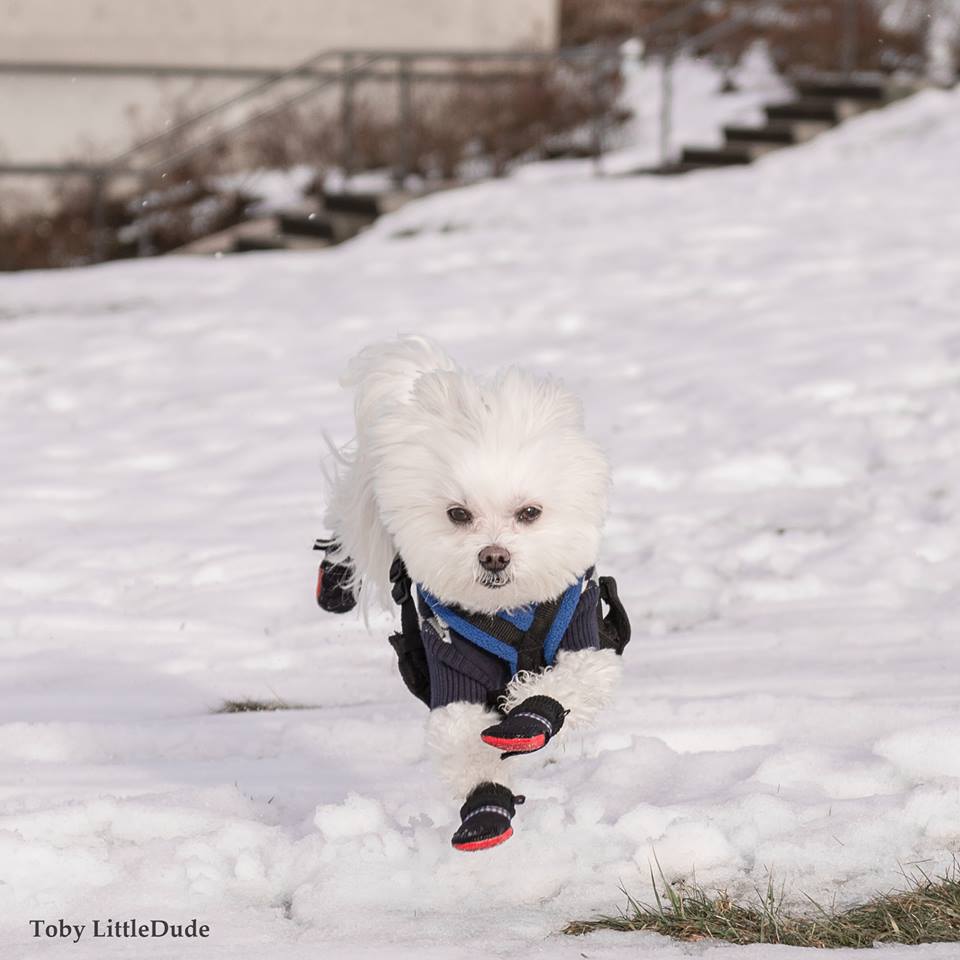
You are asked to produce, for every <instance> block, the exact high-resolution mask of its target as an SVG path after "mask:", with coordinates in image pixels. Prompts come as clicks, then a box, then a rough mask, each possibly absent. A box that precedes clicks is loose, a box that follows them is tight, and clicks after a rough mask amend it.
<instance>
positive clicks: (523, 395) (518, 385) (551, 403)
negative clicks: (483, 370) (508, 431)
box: [497, 367, 584, 435]
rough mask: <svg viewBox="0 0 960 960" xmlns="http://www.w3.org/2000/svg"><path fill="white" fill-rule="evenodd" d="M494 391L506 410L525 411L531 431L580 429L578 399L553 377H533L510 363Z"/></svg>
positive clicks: (580, 415)
mask: <svg viewBox="0 0 960 960" xmlns="http://www.w3.org/2000/svg"><path fill="white" fill-rule="evenodd" d="M497 392H498V394H499V395H500V396H501V397H502V400H503V405H504V408H505V409H506V410H523V411H524V419H525V426H526V428H527V430H528V431H529V433H530V434H531V435H537V434H542V433H545V432H548V431H549V432H555V431H557V430H560V431H575V432H577V433H580V432H582V431H583V428H584V427H583V405H582V404H581V403H580V399H579V398H578V397H577V396H576V395H575V394H573V393H571V392H570V391H569V390H568V389H567V388H566V387H565V386H564V385H563V384H562V383H561V382H560V381H559V380H556V379H554V378H553V377H535V376H534V375H533V374H531V373H528V372H527V371H526V370H522V369H520V368H519V367H510V368H509V369H507V370H505V371H504V372H503V373H502V374H501V375H500V377H499V379H498V382H497Z"/></svg>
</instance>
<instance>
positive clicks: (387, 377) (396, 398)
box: [326, 337, 609, 613]
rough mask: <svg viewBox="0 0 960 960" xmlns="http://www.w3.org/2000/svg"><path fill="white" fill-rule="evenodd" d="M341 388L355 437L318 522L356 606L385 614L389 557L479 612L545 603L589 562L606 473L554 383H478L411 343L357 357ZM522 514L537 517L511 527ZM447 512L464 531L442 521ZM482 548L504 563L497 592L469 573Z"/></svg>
mask: <svg viewBox="0 0 960 960" xmlns="http://www.w3.org/2000/svg"><path fill="white" fill-rule="evenodd" d="M343 382H344V384H345V385H347V386H352V387H354V388H355V389H356V399H355V407H356V420H357V438H356V446H355V448H354V449H353V450H351V451H349V452H348V451H343V452H342V454H341V460H342V465H343V466H342V469H341V470H340V471H339V472H338V474H337V475H336V477H335V478H334V480H333V489H332V491H331V496H330V506H329V509H328V511H327V516H326V522H327V525H328V527H329V528H330V529H331V530H333V531H335V532H336V534H337V536H338V537H339V538H340V542H341V544H342V551H341V556H349V557H350V558H351V559H352V560H353V563H354V567H355V570H356V577H355V581H356V582H355V589H359V587H360V586H361V585H362V586H363V589H362V590H361V591H360V595H361V598H362V599H363V600H364V602H365V604H366V605H369V604H370V603H371V602H372V601H374V600H379V601H380V602H381V603H382V604H383V605H384V606H386V607H387V608H388V609H389V608H390V606H391V603H390V598H389V582H388V577H387V574H388V571H389V567H390V563H391V561H392V559H393V557H394V555H395V554H396V553H397V552H399V553H400V555H401V556H402V557H403V559H404V561H405V563H406V565H407V570H408V572H409V573H410V576H411V577H412V578H413V580H414V581H415V582H417V583H421V584H423V585H424V586H425V587H426V588H427V589H428V590H430V592H431V593H433V594H434V595H435V596H437V597H439V598H440V599H441V600H443V601H445V602H448V603H455V604H458V605H459V606H461V607H464V608H465V609H468V610H473V611H477V612H484V613H493V612H496V611H499V610H505V609H515V608H517V607H520V606H523V605H525V604H528V603H539V602H542V601H544V600H549V599H552V598H553V597H556V596H558V595H559V594H560V593H562V592H563V590H564V589H565V588H566V587H567V586H569V585H570V584H571V583H573V582H574V581H575V580H576V578H577V577H578V576H580V575H581V574H582V573H583V571H584V570H586V569H587V568H588V567H590V566H591V565H593V564H594V563H595V562H596V558H597V552H598V550H599V544H600V533H601V529H602V526H603V519H604V515H605V512H606V504H607V488H608V485H609V471H608V467H607V462H606V460H605V458H604V456H603V454H602V453H601V452H600V450H599V449H598V448H597V446H596V445H595V444H593V443H592V442H591V441H590V440H589V439H588V438H587V436H586V434H585V432H584V428H583V417H582V412H581V408H580V403H579V401H578V400H577V399H576V397H574V396H573V394H571V393H570V392H569V391H567V390H566V389H565V388H564V387H562V386H561V385H560V384H559V383H557V382H556V381H554V380H550V379H537V378H535V377H533V376H532V375H530V374H528V373H524V372H523V371H521V370H518V369H516V368H510V369H507V370H505V371H502V372H500V373H498V374H497V375H496V376H494V377H493V378H490V379H481V378H478V377H475V376H474V375H472V374H470V373H467V372H464V371H462V370H459V369H458V368H457V367H456V365H455V364H454V363H453V361H452V360H450V358H449V357H447V356H446V355H445V354H444V353H443V351H441V350H440V349H439V348H438V347H436V346H435V345H434V344H432V343H430V342H429V341H427V340H425V339H423V338H420V337H408V338H402V339H400V340H397V341H395V342H392V343H387V344H381V345H377V346H374V347H370V348H367V349H366V350H364V351H363V352H361V353H360V354H359V355H358V356H357V357H356V358H355V359H354V360H353V361H352V363H351V364H350V367H349V369H348V372H347V376H346V377H345V378H344V381H343ZM529 504H534V505H536V506H539V507H540V508H541V509H542V511H543V512H542V515H541V516H540V518H539V519H537V520H536V521H535V522H533V523H530V524H523V523H520V522H518V521H517V520H516V519H515V515H516V512H517V511H518V509H519V508H520V507H522V506H525V505H529ZM455 505H456V506H463V507H465V508H467V509H468V510H470V512H471V513H472V514H473V518H474V519H473V522H472V523H471V524H469V525H468V526H465V527H460V526H456V525H454V524H453V523H451V522H450V520H449V518H448V517H447V510H448V509H449V508H450V507H451V506H455ZM494 543H496V544H499V545H501V546H503V547H506V548H507V550H509V551H510V554H511V557H512V560H511V563H510V566H509V567H508V570H507V573H508V580H507V582H506V583H505V584H503V585H501V586H499V587H496V588H494V587H491V586H490V585H487V584H486V583H485V582H484V572H483V570H482V569H481V567H480V565H479V562H478V554H479V552H480V550H481V549H482V548H483V547H485V546H487V545H489V544H494Z"/></svg>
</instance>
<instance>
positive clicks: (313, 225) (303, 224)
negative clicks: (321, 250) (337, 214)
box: [277, 212, 334, 242]
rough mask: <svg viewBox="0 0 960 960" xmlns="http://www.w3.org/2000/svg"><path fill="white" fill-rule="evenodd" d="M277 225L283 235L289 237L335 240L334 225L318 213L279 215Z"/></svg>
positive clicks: (287, 213)
mask: <svg viewBox="0 0 960 960" xmlns="http://www.w3.org/2000/svg"><path fill="white" fill-rule="evenodd" d="M277 225H278V227H279V228H280V232H281V233H283V234H287V235H289V236H295V237H313V238H316V239H317V240H328V241H330V242H332V241H333V240H334V232H333V224H332V223H331V222H330V221H329V220H328V219H327V218H326V217H323V216H321V215H320V214H317V213H291V212H283V213H279V214H277Z"/></svg>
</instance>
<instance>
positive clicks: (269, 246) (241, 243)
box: [230, 236, 287, 253]
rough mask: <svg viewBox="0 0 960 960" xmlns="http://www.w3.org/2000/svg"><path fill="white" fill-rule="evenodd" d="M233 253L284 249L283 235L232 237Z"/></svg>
mask: <svg viewBox="0 0 960 960" xmlns="http://www.w3.org/2000/svg"><path fill="white" fill-rule="evenodd" d="M230 249H231V251H232V252H233V253H255V252H256V251H258V250H286V249H287V244H286V242H285V241H284V239H283V237H280V236H275V237H244V236H236V237H234V238H233V244H232V246H231V248H230Z"/></svg>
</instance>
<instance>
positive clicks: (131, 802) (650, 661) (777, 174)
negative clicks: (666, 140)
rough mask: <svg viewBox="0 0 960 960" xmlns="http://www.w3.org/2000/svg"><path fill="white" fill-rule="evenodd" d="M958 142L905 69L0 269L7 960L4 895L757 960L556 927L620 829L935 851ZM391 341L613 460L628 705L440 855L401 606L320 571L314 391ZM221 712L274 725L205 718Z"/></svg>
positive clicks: (957, 689) (22, 918) (799, 881)
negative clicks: (574, 405)
mask: <svg viewBox="0 0 960 960" xmlns="http://www.w3.org/2000/svg"><path fill="white" fill-rule="evenodd" d="M958 161H960V94H958V93H957V92H954V93H945V92H938V91H930V92H927V93H925V94H922V95H920V96H917V97H916V98H914V99H912V100H910V101H907V102H904V103H902V104H899V105H897V106H894V107H891V108H889V109H887V110H885V111H884V112H882V113H877V114H873V115H869V116H865V117H863V118H861V119H859V120H857V121H854V122H851V123H849V124H848V125H846V126H845V127H843V128H842V129H840V130H838V131H836V132H834V133H832V134H830V135H826V136H824V137H822V138H820V139H819V140H816V141H814V142H812V143H811V144H809V145H807V146H805V147H803V148H798V149H795V150H791V151H788V152H783V153H780V154H777V155H772V156H770V157H768V158H766V159H765V160H764V161H763V162H761V163H759V164H758V165H756V166H753V167H749V168H743V169H736V170H726V171H719V172H716V173H702V174H696V175H692V176H689V177H687V178H685V179H678V180H661V179H637V178H634V179H629V178H626V179H615V178H607V179H592V178H590V177H589V176H588V173H587V171H588V169H589V165H585V166H584V167H582V168H581V170H580V172H579V173H578V172H577V171H575V170H573V169H571V170H569V176H567V177H565V178H563V179H560V180H540V181H538V180H536V179H532V180H529V181H527V180H524V178H513V179H510V180H507V181H502V182H497V183H490V184H485V185H480V186H477V187H474V188H471V189H466V190H461V191H458V192H451V193H447V194H444V195H437V196H434V197H432V198H430V199H428V200H425V201H423V202H421V203H418V204H415V205H412V206H410V207H407V208H405V209H404V210H402V211H401V212H400V213H398V214H396V215H394V216H392V217H388V218H385V219H383V220H381V221H380V222H379V223H378V225H377V226H376V227H375V229H374V230H372V231H371V232H370V233H369V234H367V235H365V236H363V237H361V238H360V239H359V240H357V241H355V242H353V243H350V244H347V245H345V246H342V247H337V248H334V249H332V250H330V251H326V252H321V253H315V254H263V255H247V256H245V257H242V258H239V257H238V258H224V259H219V260H199V259H198V260H192V259H185V258H184V259H178V258H166V259H157V260H153V261H150V262H144V263H128V264H114V265H108V266H103V267H97V268H91V269H85V270H76V271H67V272H61V273H35V274H20V275H8V276H4V277H2V278H0V404H2V411H3V412H2V434H0V463H2V466H3V483H2V486H0V630H2V633H0V657H2V660H0V784H2V786H0V944H2V946H3V949H2V956H3V958H4V960H7V958H25V957H31V958H32V957H39V956H49V955H51V950H52V949H53V947H52V946H51V945H50V944H49V943H48V942H46V941H41V940H34V939H32V938H31V936H30V933H31V928H30V927H29V925H28V921H30V920H32V919H44V920H46V921H48V922H54V923H56V922H57V920H58V919H59V918H64V919H65V920H66V921H67V922H70V923H85V924H88V925H89V924H91V923H92V921H93V920H94V919H100V920H101V921H103V920H105V919H106V918H108V917H110V918H113V919H118V918H119V919H126V918H128V917H134V916H136V917H139V918H140V919H144V918H146V919H150V918H154V917H157V918H164V919H171V920H177V921H182V920H187V919H189V918H191V917H197V918H199V920H200V922H201V923H206V924H209V925H210V928H211V936H210V938H209V939H208V940H204V941H202V942H199V943H196V944H187V945H184V944H182V943H181V942H179V941H162V940H161V941H152V942H147V941H136V942H134V941H125V942H124V943H122V944H120V943H110V944H108V945H107V946H104V945H103V944H102V943H100V942H99V941H93V940H91V939H90V935H89V927H88V932H87V935H86V936H84V937H83V938H81V940H80V942H79V943H78V944H76V945H72V946H71V947H69V948H66V947H64V948H63V950H64V955H66V952H69V955H70V956H71V957H73V958H82V957H86V956H90V957H93V956H96V957H100V956H103V955H106V954H112V955H114V956H124V957H130V956H137V957H140V956H143V957H150V958H166V957H178V958H179V957H188V956H197V957H204V958H227V957H229V958H235V957H247V956H250V957H262V956H271V957H273V956H276V957H283V958H288V957H290V958H294V957H304V958H306V957H310V958H316V957H328V956H329V957H348V958H353V957H357V958H371V960H373V958H387V957H390V958H393V957H422V958H445V960H446V958H459V957H463V958H466V957H470V958H471V960H473V958H476V957H477V956H490V957H511V958H512V957H515V956H524V957H526V956H549V957H551V958H553V957H556V958H566V957H570V958H574V957H581V956H586V957H591V958H597V957H631V958H636V957H645V956H653V957H658V958H674V957H677V958H679V957H689V956H693V957H702V958H709V960H715V958H726V957H731V958H732V957H739V956H741V955H742V956H743V957H745V958H747V960H766V958H769V957H773V958H777V960H789V958H798V957H800V956H801V955H802V954H801V952H800V951H797V950H791V949H772V948H756V949H743V950H739V949H736V948H731V949H727V948H724V947H710V946H704V945H693V946H689V945H676V944H672V943H669V942H667V941H662V940H660V939H658V938H656V937H651V936H643V937H631V936H624V935H615V934H604V935H597V936H592V937H589V938H587V939H568V938H564V937H561V936H560V935H559V934H558V930H559V929H560V928H561V927H562V925H563V924H564V923H565V922H566V921H567V920H569V919H571V918H575V917H584V916H590V915H593V914H594V913H596V912H598V911H607V912H609V911H612V910H614V909H615V908H616V907H617V906H619V905H621V904H622V903H623V897H622V896H621V894H620V892H619V890H618V885H619V884H620V883H623V884H624V885H625V886H626V887H627V888H628V889H629V890H630V891H631V892H632V893H633V894H634V895H635V896H637V897H639V898H641V899H644V898H647V897H649V896H650V888H649V882H648V876H649V874H648V864H649V862H650V860H651V859H652V857H653V854H654V852H655V853H656V856H657V857H658V858H659V862H660V864H661V865H662V866H663V869H664V871H665V872H666V874H667V875H668V876H669V877H677V876H689V875H690V874H692V873H693V872H694V871H696V876H697V879H698V880H699V881H701V882H702V883H704V884H705V885H707V886H708V887H717V886H726V887H728V888H729V889H730V890H731V892H733V893H736V894H741V895H742V894H749V893H750V892H751V891H752V889H753V887H754V886H755V885H760V886H763V885H765V882H766V878H767V876H768V874H772V875H773V876H774V878H775V879H776V880H777V882H778V883H779V882H783V883H785V884H786V885H787V890H788V892H789V893H790V894H791V895H792V896H794V897H795V898H797V899H799V898H800V896H801V894H803V893H806V894H809V895H811V896H813V897H815V898H817V899H819V900H821V901H826V902H830V901H832V900H833V899H834V898H836V900H837V902H838V903H846V902H849V901H851V900H854V899H857V898H862V897H865V896H868V895H870V894H872V893H875V892H878V891H882V890H887V889H890V888H892V887H896V886H898V885H899V884H900V883H901V878H900V874H899V871H900V867H901V865H904V866H905V867H906V868H907V869H909V865H910V864H912V863H917V862H919V863H922V864H923V866H924V869H926V870H927V871H928V872H936V871H937V870H938V869H939V868H942V867H944V866H946V865H947V864H948V863H949V861H950V859H951V857H952V856H953V855H954V854H956V853H957V852H958V851H960V684H958V675H960V643H958V632H960V604H958V601H957V595H958V594H957V590H958V588H960V537H958V523H960V490H958V481H960V324H958V319H960V307H958V304H960V261H958V258H957V249H958V248H960V204H958V202H957V169H958ZM401 330H403V331H413V330H416V331H420V332H423V333H426V334H430V335H433V336H435V337H437V338H438V339H440V340H441V341H443V342H444V344H445V345H446V346H447V347H448V349H449V350H450V351H451V352H453V353H454V354H455V355H457V356H458V357H460V358H461V359H462V360H463V361H464V362H465V363H469V364H470V365H472V366H474V367H479V368H481V369H484V370H492V369H493V368H495V367H496V366H498V365H501V364H503V363H505V362H514V361H518V362H522V363H524V364H527V365H529V366H531V367H533V368H535V369H539V370H550V371H555V372H558V373H559V374H561V375H562V376H564V377H565V379H566V380H567V381H568V382H569V383H570V384H571V386H573V387H574V388H575V389H576V390H578V391H579V392H580V393H582V395H583V397H584V400H585V404H586V409H587V413H588V421H589V423H590V426H591V428H592V430H593V431H594V432H595V434H596V436H597V437H598V438H599V439H600V440H601V441H602V442H603V444H604V445H605V446H606V448H607V449H608V450H609V452H610V456H611V458H612V461H613V464H614V469H615V484H616V485H615V491H614V499H613V508H612V516H611V520H610V523H609V527H608V532H607V536H606V542H605V548H604V551H603V567H604V568H605V570H606V571H608V572H611V573H614V574H615V575H616V576H617V577H618V579H619V582H620V585H621V593H622V595H623V596H624V598H625V600H626V602H627V605H628V607H629V609H630V611H631V613H632V617H633V622H634V631H635V634H634V636H635V639H634V640H633V643H632V644H631V646H630V647H629V648H628V650H627V654H626V661H627V664H626V666H627V679H626V683H625V687H624V689H623V691H622V695H621V696H620V698H619V700H618V702H617V704H616V706H615V707H614V708H613V709H611V710H609V711H608V712H607V713H606V715H605V716H604V718H603V721H602V723H601V725H600V727H599V728H598V729H596V730H595V731H593V732H590V733H588V734H585V735H582V736H581V737H580V738H578V739H574V740H572V741H571V742H569V743H568V745H567V747H566V748H565V749H564V750H559V749H558V750H556V751H555V759H556V763H555V764H553V765H551V766H549V767H547V769H546V770H545V771H544V772H542V773H540V774H537V775H536V776H529V777H527V778H526V779H525V780H524V781H523V782H522V783H521V788H522V790H523V792H524V793H526V794H527V796H528V798H529V799H528V803H527V805H526V806H525V807H523V808H521V810H520V811H519V813H518V816H517V820H516V827H517V833H516V836H515V837H514V838H513V839H512V840H511V841H510V842H509V843H507V844H505V845H504V846H502V847H500V848H497V849H496V850H493V851H490V852H488V853H486V854H483V855H479V854H478V855H463V854H455V853H454V852H453V851H452V850H451V849H450V847H449V835H450V833H451V831H452V828H453V825H454V823H455V820H456V804H455V803H453V802H451V801H450V800H449V798H447V797H446V796H445V794H444V791H443V789H442V787H441V786H440V784H439V782H438V781H437V780H435V779H434V777H433V776H432V774H431V772H430V770H429V768H428V763H427V761H426V759H425V754H424V749H423V744H422V740H421V732H422V725H423V721H424V715H425V711H424V709H423V708H422V706H421V705H420V704H419V702H417V701H415V700H413V698H411V697H410V696H409V694H407V692H406V690H405V689H404V687H403V685H402V683H401V681H400V680H399V678H398V677H397V676H396V675H395V673H394V666H393V656H392V651H391V650H390V649H389V647H388V646H387V643H386V639H385V634H386V633H387V632H388V630H389V628H390V624H391V619H390V618H389V617H384V618H383V619H381V620H377V621H376V622H375V623H374V625H373V627H374V629H373V631H372V635H368V634H367V633H366V632H365V631H364V629H363V627H362V625H361V624H360V623H359V622H358V621H356V620H353V619H350V618H347V619H336V618H332V617H326V616H323V615H321V614H320V613H319V611H318V610H317V609H316V607H315V605H314V602H313V598H312V591H313V586H314V576H315V560H316V557H315V555H314V554H312V553H311V551H310V549H309V547H310V544H311V542H312V538H313V537H314V536H315V535H319V534H321V533H323V532H324V531H323V530H322V528H321V527H320V521H319V517H320V515H321V512H322V506H323V504H322V491H321V484H320V465H321V458H322V454H323V442H322V433H323V431H327V432H329V433H330V434H331V435H332V436H333V437H334V438H336V439H337V440H341V441H342V440H346V439H347V436H348V432H349V413H350V411H349V408H348V402H347V399H346V397H344V396H343V395H341V393H340V392H339V391H338V388H337V386H336V377H337V375H338V373H339V371H340V370H341V368H342V366H343V363H344V360H345V359H346V358H347V356H349V355H350V354H352V353H353V352H354V351H355V350H356V349H357V348H358V347H359V346H360V345H361V344H363V343H366V342H368V341H371V340H375V339H377V338H381V337H385V336H390V335H392V334H394V333H395V332H397V331H401ZM245 696H249V697H256V698H261V699H271V698H273V697H279V698H282V699H283V700H284V701H286V702H288V703H290V704H296V705H303V706H304V707H306V709H303V710H292V711H289V712H281V713H272V714H245V715H233V716H224V715H213V714H212V713H211V710H212V709H214V708H216V707H217V705H218V704H219V703H220V702H221V701H222V700H223V699H225V698H240V697H245ZM512 762H515V763H523V762H525V761H523V760H522V759H521V760H516V761H512ZM803 955H804V956H805V954H803ZM844 955H845V952H843V951H840V952H838V953H835V954H832V956H836V957H837V958H838V960H839V958H841V957H843V956H844ZM885 955H886V954H885ZM891 955H892V956H901V955H903V956H904V957H908V958H910V960H917V958H920V957H923V958H932V957H938V958H940V957H943V958H946V957H955V956H956V955H957V949H956V947H951V946H943V947H934V948H919V949H916V950H908V951H903V952H902V954H901V952H900V951H893V952H892V954H891ZM848 956H852V954H850V955H848Z"/></svg>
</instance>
